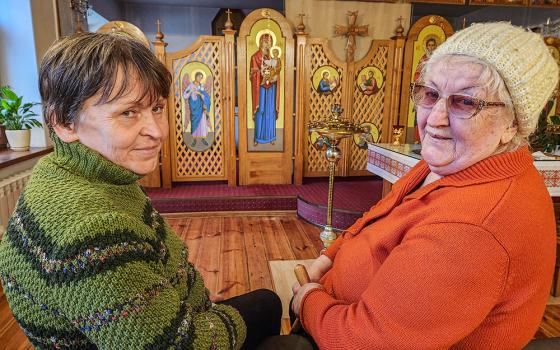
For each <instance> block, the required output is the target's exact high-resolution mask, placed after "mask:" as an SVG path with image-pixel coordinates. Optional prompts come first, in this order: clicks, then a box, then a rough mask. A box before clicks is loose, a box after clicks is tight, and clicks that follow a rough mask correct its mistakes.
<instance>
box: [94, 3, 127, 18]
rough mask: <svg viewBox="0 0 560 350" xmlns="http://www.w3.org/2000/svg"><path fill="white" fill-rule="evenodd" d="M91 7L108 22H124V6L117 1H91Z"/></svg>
mask: <svg viewBox="0 0 560 350" xmlns="http://www.w3.org/2000/svg"><path fill="white" fill-rule="evenodd" d="M89 4H90V5H91V7H92V8H93V9H94V10H95V11H96V12H97V13H99V14H100V15H101V16H103V17H104V18H105V19H107V20H108V21H117V20H122V19H123V16H122V12H123V11H122V5H121V3H119V2H118V1H117V0H89Z"/></svg>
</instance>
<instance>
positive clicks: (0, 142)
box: [0, 125, 8, 149]
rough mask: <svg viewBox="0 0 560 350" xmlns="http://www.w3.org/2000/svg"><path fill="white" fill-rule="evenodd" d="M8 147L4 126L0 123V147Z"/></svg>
mask: <svg viewBox="0 0 560 350" xmlns="http://www.w3.org/2000/svg"><path fill="white" fill-rule="evenodd" d="M4 148H8V139H7V138H6V128H5V127H4V125H0V149H4Z"/></svg>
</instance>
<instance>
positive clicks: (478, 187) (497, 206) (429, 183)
mask: <svg viewBox="0 0 560 350" xmlns="http://www.w3.org/2000/svg"><path fill="white" fill-rule="evenodd" d="M557 83H558V67H557V65H556V63H555V62H554V59H553V58H552V56H551V55H550V54H549V52H548V50H547V48H546V46H545V44H544V43H543V40H542V38H541V37H540V36H538V35H537V34H534V33H530V32H526V31H525V30H524V29H522V28H518V27H514V26H512V25H510V24H507V23H487V24H476V25H473V26H471V27H469V28H467V29H464V30H462V31H460V32H458V33H456V34H455V35H453V36H452V37H450V38H449V39H448V40H447V41H446V42H445V43H443V44H442V45H441V46H439V47H438V48H437V49H436V51H434V53H433V55H432V57H431V58H430V60H429V61H428V62H427V64H426V65H425V67H424V69H423V72H422V75H421V78H420V80H419V81H418V82H417V83H415V84H413V85H412V86H411V97H412V99H413V101H414V103H415V106H416V109H417V118H418V126H419V130H420V136H421V139H422V157H423V160H422V161H421V162H419V163H418V165H417V166H415V167H414V168H413V169H412V170H411V171H410V172H409V173H408V174H406V175H405V176H404V177H403V178H401V179H400V180H399V181H398V182H397V183H396V184H395V185H394V187H393V191H392V192H391V193H390V194H389V195H388V196H387V197H385V198H384V199H383V200H382V201H380V202H379V203H378V204H377V205H375V206H374V207H373V208H372V209H371V210H370V211H369V212H367V213H366V214H364V216H363V217H362V218H361V219H359V220H358V221H357V222H356V223H355V224H354V225H352V226H351V227H350V228H349V229H348V230H346V231H345V232H344V233H343V234H342V235H341V236H340V237H339V238H338V239H337V240H336V241H335V242H334V243H333V244H332V245H331V246H330V247H329V248H328V249H327V250H326V252H325V253H324V255H322V256H321V257H319V258H318V259H317V260H316V261H315V263H314V264H313V266H312V268H311V269H310V271H309V272H310V276H311V279H312V281H313V282H314V283H308V284H305V285H303V286H301V287H297V286H294V293H295V296H294V299H293V304H292V310H293V311H294V312H295V314H297V315H299V317H300V318H301V321H302V324H303V327H304V329H305V330H306V331H307V333H308V334H310V335H311V336H312V337H313V339H314V341H315V342H316V343H317V345H318V346H319V347H320V348H321V349H471V350H472V349H520V348H522V347H523V346H524V345H525V344H527V343H528V342H529V340H530V339H531V338H532V337H533V335H534V334H535V332H536V330H537V327H538V325H539V322H540V319H541V317H542V314H543V311H544V308H545V304H546V300H547V296H548V292H549V290H550V285H551V279H552V274H553V268H554V259H555V246H556V226H555V220H554V212H553V206H552V201H551V199H550V196H549V194H548V192H547V190H546V187H545V185H544V183H543V180H542V178H541V176H540V175H539V173H538V172H537V170H536V169H535V167H534V165H533V159H532V156H531V154H530V152H529V149H528V147H527V137H528V136H529V134H531V133H532V132H533V131H534V129H535V126H536V124H537V120H538V116H539V114H540V112H541V110H542V108H543V106H544V105H545V103H546V102H547V101H548V99H549V98H550V96H551V94H552V92H553V90H554V88H555V87H556V86H557Z"/></svg>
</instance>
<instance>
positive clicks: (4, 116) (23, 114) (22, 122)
mask: <svg viewBox="0 0 560 350" xmlns="http://www.w3.org/2000/svg"><path fill="white" fill-rule="evenodd" d="M22 100H23V96H19V97H18V95H17V94H16V93H15V92H14V91H13V90H12V89H10V88H9V87H8V86H4V87H1V88H0V124H2V125H4V127H5V128H6V130H25V129H31V128H32V127H34V126H36V127H39V128H40V127H42V126H43V125H42V124H41V122H39V121H38V120H37V119H35V117H37V116H38V115H37V113H35V112H33V111H32V110H31V108H33V106H36V105H38V103H33V102H27V103H23V104H22Z"/></svg>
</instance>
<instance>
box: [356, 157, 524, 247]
mask: <svg viewBox="0 0 560 350" xmlns="http://www.w3.org/2000/svg"><path fill="white" fill-rule="evenodd" d="M531 166H533V157H532V156H531V153H530V152H529V148H528V147H522V148H520V149H518V150H516V151H514V152H507V153H501V154H497V155H495V156H491V157H488V158H486V159H483V160H481V161H479V162H477V163H476V164H473V165H471V166H470V167H468V168H466V169H464V170H461V171H459V172H457V173H454V174H451V175H447V176H444V177H442V178H441V179H439V180H437V181H434V182H432V183H431V184H429V185H426V186H424V187H421V188H419V189H417V190H416V191H415V190H414V189H415V188H417V187H418V185H420V183H421V182H422V181H424V179H425V178H426V176H427V175H428V174H429V173H430V168H429V167H428V164H427V163H426V162H425V161H424V160H422V161H420V162H418V164H416V165H415V166H414V167H413V168H412V169H411V170H410V171H409V172H408V173H406V174H405V175H404V176H403V177H402V178H401V179H400V180H399V181H397V182H396V183H395V185H394V186H393V189H392V191H391V192H390V193H389V195H388V196H387V197H385V198H383V199H382V200H381V201H380V202H379V203H378V204H377V205H375V206H374V207H373V208H372V209H371V210H370V211H368V212H366V213H364V215H363V216H362V217H361V218H360V219H358V220H357V221H356V222H355V223H354V225H352V226H351V227H349V228H348V229H347V230H346V232H347V233H348V234H349V235H350V236H354V235H356V234H358V233H359V232H360V231H361V229H362V228H363V227H364V226H366V225H368V224H369V223H370V222H371V221H372V220H374V219H376V218H378V217H381V216H384V215H386V214H387V213H389V212H390V211H391V210H392V209H393V208H394V207H396V206H397V205H399V204H400V203H401V202H402V201H403V200H408V199H418V198H421V197H424V196H425V195H427V194H428V193H430V192H432V191H434V190H436V189H438V188H440V187H447V186H448V187H452V186H454V187H463V186H468V185H474V184H480V183H485V182H493V181H498V180H502V179H506V178H509V177H513V176H516V175H518V174H521V173H523V172H525V171H526V170H527V169H529V168H530V167H531Z"/></svg>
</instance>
